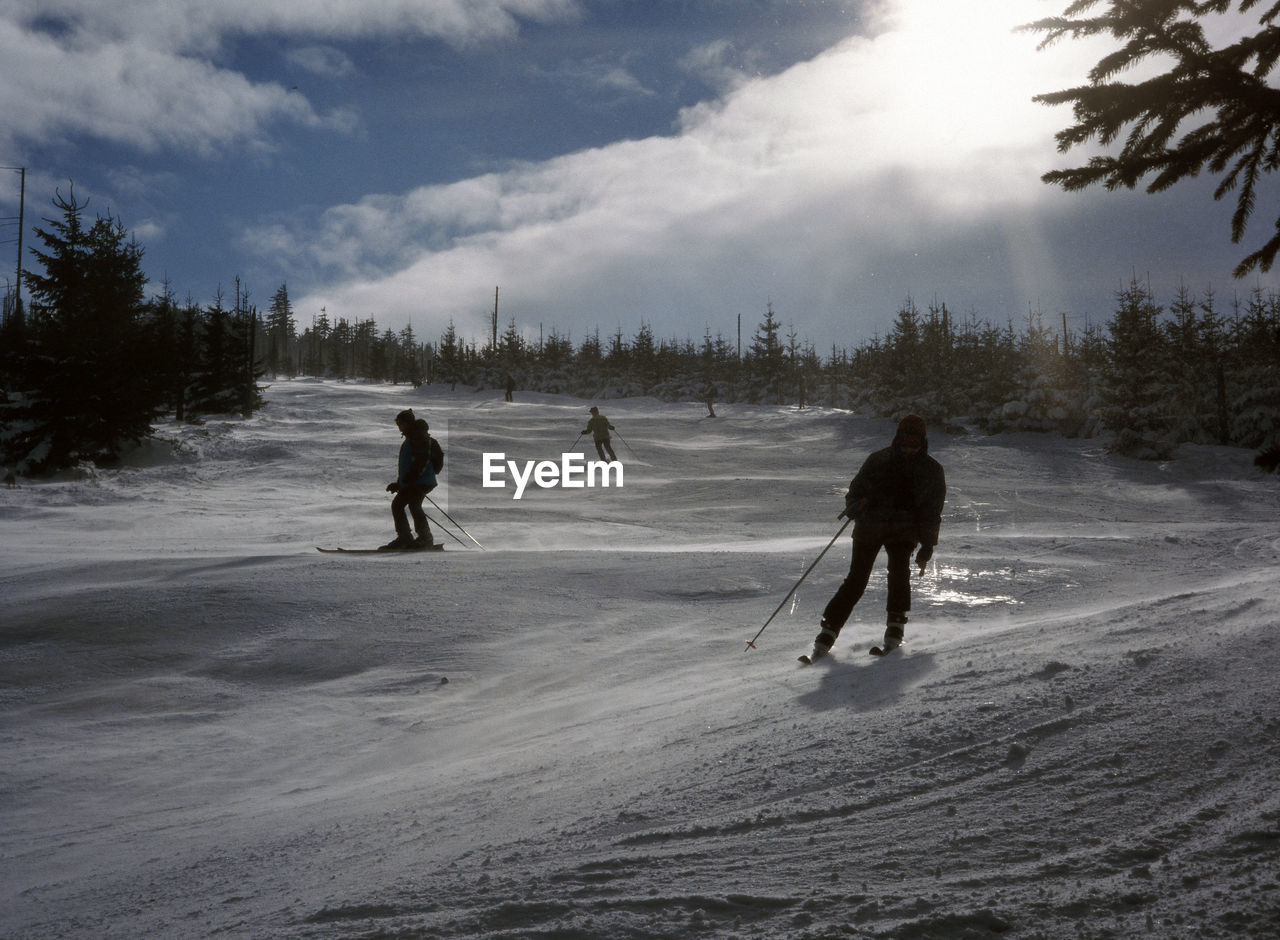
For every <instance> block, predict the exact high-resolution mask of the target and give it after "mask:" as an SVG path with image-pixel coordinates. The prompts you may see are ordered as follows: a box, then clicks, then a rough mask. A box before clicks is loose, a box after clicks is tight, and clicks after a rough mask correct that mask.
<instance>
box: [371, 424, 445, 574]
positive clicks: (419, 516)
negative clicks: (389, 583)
mask: <svg viewBox="0 0 1280 940" xmlns="http://www.w3.org/2000/svg"><path fill="white" fill-rule="evenodd" d="M396 427H397V428H399V429H400V433H401V434H403V435H404V443H402V444H401V445H400V463H399V473H398V475H397V476H396V479H395V481H394V482H392V483H388V484H387V492H388V493H394V494H395V498H394V499H393V500H391V517H392V518H393V519H394V520H395V524H396V537H395V538H394V539H392V540H391V541H390V542H388V543H387V544H386V545H383V546H381V548H383V549H384V550H387V551H392V550H395V549H406V548H430V547H431V545H432V543H433V541H434V540H433V539H432V537H431V526H429V525H428V524H427V514H426V513H425V512H423V510H422V501H423V500H424V499H426V498H427V494H428V493H430V492H431V491H432V490H434V489H435V488H436V471H435V468H434V467H433V466H432V465H431V435H430V434H428V433H427V431H428V428H427V422H426V421H424V420H423V419H421V418H417V417H415V416H414V413H413V410H412V409H405V410H404V411H402V412H400V413H399V414H398V415H396ZM406 510H407V512H406ZM409 516H412V517H413V529H410V528H409ZM415 530H416V532H417V538H414V534H413V533H414V531H415Z"/></svg>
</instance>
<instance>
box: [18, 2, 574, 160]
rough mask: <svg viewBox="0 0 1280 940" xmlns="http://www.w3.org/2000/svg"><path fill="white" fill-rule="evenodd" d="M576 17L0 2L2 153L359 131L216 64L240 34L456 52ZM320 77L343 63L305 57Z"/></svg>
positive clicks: (424, 5) (341, 117) (504, 7)
mask: <svg viewBox="0 0 1280 940" xmlns="http://www.w3.org/2000/svg"><path fill="white" fill-rule="evenodd" d="M576 14H577V4H576V0H362V2H360V3H319V4H317V3H314V2H302V0H218V2H216V3H210V2H207V0H111V2H103V0H41V3H40V4H39V7H38V9H37V8H35V7H33V5H32V4H30V3H28V2H24V0H0V61H3V62H4V63H5V65H4V69H3V70H0V113H3V114H4V115H5V120H4V122H3V126H2V129H0V145H2V146H3V147H4V148H5V149H7V150H10V151H12V150H17V149H18V148H19V146H20V145H21V143H22V142H23V141H28V142H32V141H34V142H49V141H60V140H65V139H69V138H71V137H73V136H78V135H88V136H91V137H97V138H101V139H103V140H108V141H117V142H123V143H132V144H135V145H136V146H138V147H140V148H142V149H144V150H146V149H151V150H154V149H158V148H172V149H175V150H190V151H195V152H199V153H208V152H212V151H214V150H217V149H220V148H223V147H226V146H230V145H235V144H239V143H244V142H245V141H251V142H255V143H261V141H262V138H263V134H264V131H265V129H266V128H268V127H269V126H270V125H271V124H272V123H273V122H275V121H288V122H293V123H297V124H300V125H302V126H310V127H323V128H330V129H336V130H344V131H346V130H350V129H351V128H352V127H353V126H354V123H355V121H354V118H353V116H352V115H350V114H348V113H345V112H335V113H332V114H318V113H317V112H316V111H315V110H314V108H313V107H312V106H311V104H310V103H309V102H308V101H307V99H306V98H305V97H303V95H301V94H299V93H297V92H295V91H289V90H286V89H285V88H283V87H282V86H281V85H279V84H277V83H274V82H266V83H261V82H253V81H251V80H249V79H248V78H246V77H245V76H244V75H242V74H240V73H238V72H235V71H233V70H231V69H227V68H225V67H222V66H220V65H218V64H217V60H216V55H217V52H218V51H219V49H220V47H221V45H222V42H223V40H224V39H225V38H226V37H228V36H231V35H257V34H269V35H283V36H291V37H313V38H354V37H377V36H386V35H392V36H402V35H405V34H410V35H418V36H428V37H436V38H441V39H444V40H446V41H449V42H453V43H457V44H466V43H469V42H474V41H477V40H481V39H488V38H494V37H501V36H509V35H512V34H513V33H514V32H515V31H516V29H517V26H518V22H519V20H520V19H529V20H540V21H550V20H555V19H566V18H572V17H574V16H575V15H576ZM300 54H301V55H302V56H303V58H304V60H305V62H307V63H309V64H310V65H311V66H312V67H313V68H314V67H320V68H328V69H329V70H330V72H329V74H334V73H333V71H332V70H333V69H335V68H336V69H338V70H339V71H341V69H342V68H343V63H342V60H341V58H337V57H334V56H333V55H329V56H328V57H327V58H326V57H323V56H320V55H319V54H318V53H317V52H316V51H314V50H313V51H312V52H310V53H308V52H305V51H304V52H302V53H300Z"/></svg>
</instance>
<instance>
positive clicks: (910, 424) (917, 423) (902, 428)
mask: <svg viewBox="0 0 1280 940" xmlns="http://www.w3.org/2000/svg"><path fill="white" fill-rule="evenodd" d="M898 436H899V437H904V436H905V437H918V438H920V440H921V441H923V440H924V439H925V437H926V435H925V433H924V418H922V417H920V416H919V415H914V414H913V415H907V416H906V417H905V418H903V419H902V420H901V421H899V422H898Z"/></svg>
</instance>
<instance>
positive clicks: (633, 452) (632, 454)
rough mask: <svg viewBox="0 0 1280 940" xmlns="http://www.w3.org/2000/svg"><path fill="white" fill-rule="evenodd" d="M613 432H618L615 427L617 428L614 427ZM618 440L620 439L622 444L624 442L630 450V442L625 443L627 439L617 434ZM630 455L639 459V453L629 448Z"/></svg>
mask: <svg viewBox="0 0 1280 940" xmlns="http://www.w3.org/2000/svg"><path fill="white" fill-rule="evenodd" d="M613 433H614V434H618V429H617V428H614V430H613ZM618 440H620V441H622V443H623V444H626V445H627V450H631V445H630V444H627V439H626V438H625V437H623V436H622V435H621V434H618ZM631 456H632V457H635V458H636V459H639V457H640V455H639V454H637V453H636V452H635V451H634V450H631Z"/></svg>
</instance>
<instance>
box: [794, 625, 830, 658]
mask: <svg viewBox="0 0 1280 940" xmlns="http://www.w3.org/2000/svg"><path fill="white" fill-rule="evenodd" d="M835 642H836V635H835V633H834V632H833V631H832V630H831V628H830V627H828V626H826V625H825V624H824V625H823V627H822V632H821V633H819V634H818V635H817V637H816V638H815V639H814V641H813V652H812V653H809V654H808V655H807V656H801V657H800V662H802V663H813V662H817V661H818V660H819V659H821V658H822V657H823V656H826V655H827V654H828V653H830V652H831V647H832V646H834V645H835Z"/></svg>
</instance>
